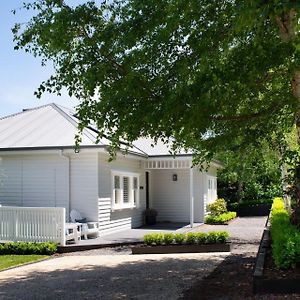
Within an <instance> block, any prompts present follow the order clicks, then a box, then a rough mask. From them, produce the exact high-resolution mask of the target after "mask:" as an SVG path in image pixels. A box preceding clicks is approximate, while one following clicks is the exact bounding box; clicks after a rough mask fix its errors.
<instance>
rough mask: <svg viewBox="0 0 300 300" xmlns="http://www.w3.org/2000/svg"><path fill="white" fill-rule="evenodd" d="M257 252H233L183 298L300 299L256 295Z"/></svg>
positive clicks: (298, 297)
mask: <svg viewBox="0 0 300 300" xmlns="http://www.w3.org/2000/svg"><path fill="white" fill-rule="evenodd" d="M255 258H256V253H254V252H251V253H233V254H231V255H230V256H228V257H227V258H226V259H225V260H224V261H223V262H222V263H221V264H220V265H219V266H218V267H217V268H216V269H215V270H214V271H213V272H212V273H210V274H209V275H208V276H207V277H205V278H204V279H202V280H200V281H199V282H196V283H195V284H194V285H193V286H192V287H191V288H190V289H189V290H186V291H185V293H184V294H183V297H182V298H181V300H196V299H197V300H199V299H200V300H212V299H213V300H219V299H220V300H227V299H228V300H231V299H233V300H234V299H254V300H258V299H265V300H273V299H274V300H277V299H300V295H299V294H290V295H274V294H268V295H254V294H253V292H252V274H253V268H254V264H255Z"/></svg>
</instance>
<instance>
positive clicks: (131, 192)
mask: <svg viewBox="0 0 300 300" xmlns="http://www.w3.org/2000/svg"><path fill="white" fill-rule="evenodd" d="M115 176H119V188H116V186H115ZM124 178H128V187H129V188H128V191H127V192H128V199H129V201H128V202H124ZM134 178H136V180H137V186H136V188H134V180H135V179H134ZM139 183H140V174H139V173H134V172H124V171H117V170H112V171H111V210H112V211H114V210H122V209H132V208H138V207H139V200H140V189H139ZM116 191H119V195H120V199H119V203H116V202H115V195H116ZM135 197H136V198H135ZM135 199H136V201H135V202H134V200H135Z"/></svg>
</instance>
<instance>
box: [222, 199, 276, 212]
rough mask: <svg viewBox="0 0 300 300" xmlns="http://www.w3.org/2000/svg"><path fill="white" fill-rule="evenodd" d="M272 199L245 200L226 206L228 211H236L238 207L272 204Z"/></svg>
mask: <svg viewBox="0 0 300 300" xmlns="http://www.w3.org/2000/svg"><path fill="white" fill-rule="evenodd" d="M272 202H273V200H272V199H260V200H247V201H243V202H241V203H238V202H234V203H230V204H228V209H230V210H233V211H237V210H238V209H239V208H240V207H249V206H255V205H258V204H272Z"/></svg>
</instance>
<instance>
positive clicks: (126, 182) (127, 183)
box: [123, 177, 129, 203]
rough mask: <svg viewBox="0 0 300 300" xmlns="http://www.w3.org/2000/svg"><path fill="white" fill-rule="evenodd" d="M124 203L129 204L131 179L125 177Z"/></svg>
mask: <svg viewBox="0 0 300 300" xmlns="http://www.w3.org/2000/svg"><path fill="white" fill-rule="evenodd" d="M123 202H124V203H128V202H129V178H128V177H123Z"/></svg>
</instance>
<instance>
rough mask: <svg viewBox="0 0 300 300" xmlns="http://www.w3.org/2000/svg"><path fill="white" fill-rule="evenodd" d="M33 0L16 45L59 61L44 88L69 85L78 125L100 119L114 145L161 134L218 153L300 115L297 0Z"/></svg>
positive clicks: (277, 134)
mask: <svg viewBox="0 0 300 300" xmlns="http://www.w3.org/2000/svg"><path fill="white" fill-rule="evenodd" d="M25 8H27V9H32V10H33V11H35V12H36V14H35V16H34V17H33V18H32V19H31V20H29V22H28V23H27V24H23V25H20V24H17V25H16V26H15V27H14V29H13V33H14V38H15V42H16V49H20V48H23V49H25V51H28V52H31V53H32V54H33V55H35V56H39V57H41V58H42V62H43V63H45V62H46V61H47V60H50V61H53V62H54V67H55V74H53V76H51V77H50V78H49V80H48V81H46V82H43V83H41V86H40V87H39V88H38V90H37V92H36V94H37V96H38V97H40V96H41V94H42V93H43V92H44V91H49V92H54V93H59V92H60V90H61V89H62V88H63V87H66V88H67V89H68V91H69V94H70V95H73V96H75V97H77V98H78V99H80V105H79V106H78V108H77V115H78V117H79V119H80V129H83V128H84V127H85V126H88V124H89V123H90V122H93V123H95V124H96V125H97V127H98V129H99V138H101V137H103V136H106V137H108V138H109V139H110V140H111V141H112V149H116V148H117V147H118V145H119V141H120V140H124V141H127V142H129V143H130V142H132V141H134V140H136V139H137V138H138V137H141V136H150V137H152V138H154V139H156V138H159V137H160V138H162V139H163V140H165V141H168V140H169V139H171V140H172V141H174V148H176V147H184V148H192V149H194V151H195V153H197V154H198V155H199V156H198V157H199V158H201V159H206V160H209V159H211V157H212V155H213V154H214V153H215V152H216V151H220V150H224V149H232V150H233V151H237V150H238V149H240V148H243V147H245V146H246V145H248V144H252V145H254V146H258V145H259V144H260V143H261V141H264V140H266V139H267V140H270V139H274V138H275V139H276V138H281V137H282V135H283V133H284V132H285V131H288V130H290V129H291V128H292V127H293V124H294V123H295V122H296V125H299V124H298V123H299V120H298V119H299V118H298V111H300V109H299V106H300V102H299V96H300V93H299V87H300V73H299V71H298V70H300V69H299V58H300V56H299V53H300V52H299V50H300V43H299V36H298V31H299V22H298V20H299V17H298V14H299V11H300V5H299V3H298V1H293V0H285V1H279V0H261V1H257V0H239V1H236V0H201V1H186V0H165V1H161V0H151V1H140V0H126V1H125V0H118V1H117V0H115V1H107V2H103V3H101V4H99V3H95V2H94V1H89V2H86V3H84V4H82V5H77V6H71V5H68V1H63V0H39V1H35V2H33V3H31V4H26V5H25ZM298 84H299V86H298Z"/></svg>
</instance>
